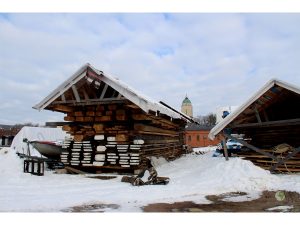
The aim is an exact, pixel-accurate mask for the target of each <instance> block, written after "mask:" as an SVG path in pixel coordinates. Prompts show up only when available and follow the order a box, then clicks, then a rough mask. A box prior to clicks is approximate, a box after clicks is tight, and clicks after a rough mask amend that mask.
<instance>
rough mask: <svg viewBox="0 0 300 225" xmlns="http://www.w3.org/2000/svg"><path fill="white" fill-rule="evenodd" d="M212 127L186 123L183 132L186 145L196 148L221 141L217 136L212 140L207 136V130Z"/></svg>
mask: <svg viewBox="0 0 300 225" xmlns="http://www.w3.org/2000/svg"><path fill="white" fill-rule="evenodd" d="M212 128H213V127H212V126H204V125H198V124H196V123H188V124H187V126H186V128H185V132H184V134H185V135H184V136H185V143H186V145H188V146H190V147H192V148H198V147H207V146H211V145H217V144H219V143H220V142H221V139H220V137H219V136H217V137H216V138H215V139H214V140H211V139H209V138H208V134H209V131H210V130H211V129H212Z"/></svg>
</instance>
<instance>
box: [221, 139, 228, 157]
mask: <svg viewBox="0 0 300 225" xmlns="http://www.w3.org/2000/svg"><path fill="white" fill-rule="evenodd" d="M222 143H223V149H224V155H225V159H226V161H228V150H227V145H226V138H223V140H222Z"/></svg>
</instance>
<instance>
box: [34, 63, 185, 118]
mask: <svg viewBox="0 0 300 225" xmlns="http://www.w3.org/2000/svg"><path fill="white" fill-rule="evenodd" d="M87 70H91V71H92V72H93V74H95V75H96V76H97V79H99V80H101V81H103V82H104V83H106V84H107V85H109V86H110V87H112V88H113V89H115V90H116V91H118V92H119V93H120V94H121V95H122V96H124V98H126V99H128V100H129V101H131V102H132V103H134V104H135V105H137V106H138V107H140V108H141V109H142V110H143V111H145V112H146V113H148V112H149V111H150V110H151V111H154V112H159V113H162V114H165V115H168V116H170V117H171V118H180V119H184V116H186V115H184V116H182V115H180V113H178V112H175V111H173V110H171V109H169V108H167V107H166V106H164V105H162V104H160V103H159V102H156V101H154V100H152V99H150V98H149V97H146V96H144V95H142V94H140V93H138V92H137V91H136V90H134V89H133V88H131V87H129V86H128V85H127V84H125V83H123V82H121V81H120V80H118V79H116V78H114V77H112V76H111V75H109V74H105V73H103V72H102V71H100V70H98V69H96V68H94V67H92V66H91V65H90V64H89V63H87V64H85V65H83V66H82V67H81V68H80V69H79V70H78V71H77V72H75V73H74V74H73V75H72V76H71V77H70V78H68V79H67V80H66V81H65V82H63V83H62V84H61V85H60V86H58V87H57V88H56V89H55V90H54V91H52V92H51V93H50V94H49V95H48V96H47V97H46V98H44V99H43V100H42V101H41V102H40V103H38V104H37V105H35V106H34V107H33V108H34V109H38V110H42V109H45V108H46V107H47V106H49V105H50V104H51V103H52V102H53V101H55V100H56V99H57V98H59V97H60V96H61V95H62V94H63V93H64V92H66V91H67V90H69V89H70V88H72V86H73V85H74V84H76V83H77V82H79V81H80V80H82V79H83V78H84V77H86V75H87ZM186 118H189V117H188V116H186Z"/></svg>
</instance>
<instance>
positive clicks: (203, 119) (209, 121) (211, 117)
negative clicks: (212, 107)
mask: <svg viewBox="0 0 300 225" xmlns="http://www.w3.org/2000/svg"><path fill="white" fill-rule="evenodd" d="M195 120H196V121H197V122H198V123H199V124H200V125H203V126H214V125H216V121H217V117H216V114H213V113H209V114H207V115H205V116H197V117H196V118H195Z"/></svg>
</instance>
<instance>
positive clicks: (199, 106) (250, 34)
mask: <svg viewBox="0 0 300 225" xmlns="http://www.w3.org/2000/svg"><path fill="white" fill-rule="evenodd" d="M299 22H300V14H299V13H297V14H291V13H277V14H276V13H268V14H258V13H250V14H249V13H248V14H246V13H187V14H184V13H154V14H149V13H79V14H73V13H65V14H59V13H25V14H19V13H13V14H0V45H1V50H0V79H1V83H0V90H1V95H0V102H1V104H0V123H5V124H14V123H24V122H34V123H40V124H42V123H44V122H46V121H58V120H62V118H63V114H59V113H53V112H47V111H41V112H38V111H36V110H34V109H32V106H33V105H35V104H37V103H38V102H40V101H41V100H42V99H43V98H44V97H46V96H47V95H48V94H49V93H50V92H51V91H52V90H53V89H54V88H56V87H57V86H58V85H59V84H60V83H61V82H63V81H64V80H66V79H67V78H68V77H69V76H71V75H72V74H73V73H74V72H75V71H76V70H77V69H78V68H79V67H81V66H82V65H83V64H85V63H86V62H90V63H91V64H92V65H93V66H94V67H96V68H98V69H100V70H103V71H104V72H106V73H108V74H111V75H113V76H115V77H118V78H119V79H120V80H122V81H123V82H125V83H127V84H129V85H130V86H132V87H133V88H134V89H136V90H138V91H140V92H142V93H144V94H145V95H148V96H150V97H151V98H153V99H156V100H158V101H159V100H162V101H164V102H166V103H168V104H169V105H171V106H173V107H175V108H177V109H180V105H181V102H182V100H183V99H184V97H185V95H186V94H187V95H188V97H189V98H190V100H191V101H192V103H193V106H194V115H204V114H207V113H209V112H214V111H215V110H216V108H217V107H220V106H225V105H240V104H241V103H243V102H244V101H246V100H247V99H248V98H249V97H250V96H251V95H252V94H253V93H254V92H255V91H257V90H258V89H259V88H260V87H261V86H262V85H264V83H266V82H267V81H268V80H269V79H271V78H278V79H281V80H284V81H286V82H289V83H292V84H294V85H298V86H300V76H299V74H298V71H299V70H300V63H299V59H300V28H299Z"/></svg>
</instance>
